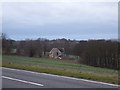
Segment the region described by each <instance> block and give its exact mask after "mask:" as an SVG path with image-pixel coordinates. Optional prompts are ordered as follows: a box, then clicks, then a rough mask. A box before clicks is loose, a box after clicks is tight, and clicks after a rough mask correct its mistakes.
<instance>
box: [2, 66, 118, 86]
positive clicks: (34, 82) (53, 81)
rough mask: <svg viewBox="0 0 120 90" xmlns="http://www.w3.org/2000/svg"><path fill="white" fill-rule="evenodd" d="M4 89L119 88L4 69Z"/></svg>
mask: <svg viewBox="0 0 120 90" xmlns="http://www.w3.org/2000/svg"><path fill="white" fill-rule="evenodd" d="M2 87H3V88H118V86H117V85H114V84H108V83H102V82H96V81H90V80H85V79H77V78H71V77H64V76H58V75H52V74H45V73H36V72H31V71H25V70H18V69H10V68H2Z"/></svg>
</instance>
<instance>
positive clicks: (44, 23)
mask: <svg viewBox="0 0 120 90" xmlns="http://www.w3.org/2000/svg"><path fill="white" fill-rule="evenodd" d="M117 5H118V4H117V2H99V3H98V2H39V3H38V2H37V3H36V2H32V3H30V2H22V3H15V2H14V3H3V8H2V11H3V30H4V32H7V33H8V34H9V35H11V36H12V37H13V38H15V37H16V38H21V39H22V38H26V37H31V38H32V37H33V38H34V37H39V36H41V37H46V38H47V37H48V38H53V37H54V38H55V37H56V38H58V37H66V38H68V37H69V38H70V37H71V38H76V39H78V38H83V39H84V38H90V37H91V38H93V37H94V38H97V37H98V38H100V37H102V38H109V37H110V38H116V36H117V23H118V20H117V19H118V10H117ZM112 34H113V35H112Z"/></svg>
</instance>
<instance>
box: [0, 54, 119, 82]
mask: <svg viewBox="0 0 120 90" xmlns="http://www.w3.org/2000/svg"><path fill="white" fill-rule="evenodd" d="M2 66H3V67H9V68H16V69H23V70H30V71H35V72H42V73H50V74H56V75H62V76H69V77H76V78H83V79H89V80H95V81H101V82H107V83H113V84H118V74H117V71H116V70H110V69H104V68H97V67H91V66H86V65H80V64H73V63H68V62H64V61H58V60H52V59H51V60H50V59H45V58H29V57H20V56H3V64H2Z"/></svg>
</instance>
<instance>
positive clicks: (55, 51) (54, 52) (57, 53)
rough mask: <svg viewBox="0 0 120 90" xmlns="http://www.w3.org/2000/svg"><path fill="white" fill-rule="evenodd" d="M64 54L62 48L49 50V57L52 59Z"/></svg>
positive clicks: (59, 57)
mask: <svg viewBox="0 0 120 90" xmlns="http://www.w3.org/2000/svg"><path fill="white" fill-rule="evenodd" d="M63 56H64V48H53V49H52V50H51V51H50V52H49V57H50V58H54V59H62V57H63Z"/></svg>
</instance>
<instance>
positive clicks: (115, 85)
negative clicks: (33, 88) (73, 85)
mask: <svg viewBox="0 0 120 90" xmlns="http://www.w3.org/2000/svg"><path fill="white" fill-rule="evenodd" d="M2 68H3V69H8V70H15V71H23V72H28V73H33V74H39V75H40V74H42V75H48V76H53V77H58V78H66V79H73V80H81V81H85V82H90V83H96V84H103V85H109V86H114V87H119V86H120V85H117V84H111V83H105V82H99V81H92V80H87V79H80V78H74V77H67V76H60V75H53V74H47V73H38V72H33V71H27V70H20V69H12V68H5V67H2Z"/></svg>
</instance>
